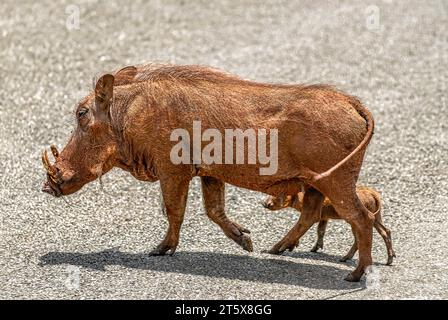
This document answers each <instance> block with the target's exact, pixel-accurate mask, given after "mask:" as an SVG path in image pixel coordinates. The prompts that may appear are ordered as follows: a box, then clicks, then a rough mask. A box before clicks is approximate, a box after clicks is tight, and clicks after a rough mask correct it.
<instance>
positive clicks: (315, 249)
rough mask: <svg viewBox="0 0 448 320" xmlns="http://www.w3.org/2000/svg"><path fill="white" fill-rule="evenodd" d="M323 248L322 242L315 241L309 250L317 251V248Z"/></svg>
mask: <svg viewBox="0 0 448 320" xmlns="http://www.w3.org/2000/svg"><path fill="white" fill-rule="evenodd" d="M323 248H324V244H323V243H319V242H316V244H315V245H314V247H313V248H312V249H311V250H310V251H311V252H317V251H318V250H319V249H323Z"/></svg>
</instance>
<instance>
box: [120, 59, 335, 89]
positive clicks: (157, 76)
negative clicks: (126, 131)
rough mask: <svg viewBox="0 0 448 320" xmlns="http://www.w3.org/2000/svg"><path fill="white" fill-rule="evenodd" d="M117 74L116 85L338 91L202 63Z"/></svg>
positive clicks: (140, 67) (154, 65)
mask: <svg viewBox="0 0 448 320" xmlns="http://www.w3.org/2000/svg"><path fill="white" fill-rule="evenodd" d="M112 74H113V75H114V76H115V83H114V86H117V87H119V86H125V85H129V84H135V83H141V82H146V81H154V82H155V81H162V80H173V81H181V82H194V81H208V82H219V83H233V84H242V85H246V86H247V85H249V86H258V87H265V88H276V87H277V88H291V89H299V88H301V89H309V90H329V91H337V89H335V87H334V86H333V85H329V84H285V83H261V82H256V81H251V80H248V79H243V78H241V77H239V76H237V75H235V74H232V73H229V72H226V71H223V70H220V69H217V68H212V67H208V66H202V65H172V64H162V63H149V64H145V65H137V66H128V67H125V68H122V69H120V70H118V71H115V72H113V73H112Z"/></svg>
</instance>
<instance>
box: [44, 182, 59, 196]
mask: <svg viewBox="0 0 448 320" xmlns="http://www.w3.org/2000/svg"><path fill="white" fill-rule="evenodd" d="M41 190H42V192H45V193H48V194H51V195H52V196H55V197H59V196H60V192H58V191H56V190H55V189H53V188H52V187H51V185H50V183H49V182H48V181H46V182H45V183H44V185H43V186H42V189H41Z"/></svg>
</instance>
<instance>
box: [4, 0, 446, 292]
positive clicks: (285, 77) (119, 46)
mask: <svg viewBox="0 0 448 320" xmlns="http://www.w3.org/2000/svg"><path fill="white" fill-rule="evenodd" d="M447 10H448V1H446V0H440V1H436V0H434V1H417V0H416V1H407V0H406V1H405V0H403V1H379V0H377V1H369V2H365V3H363V2H362V1H341V2H340V3H338V4H336V3H334V2H326V1H315V0H312V1H311V0H310V1H300V2H299V1H281V2H280V1H278V2H268V1H266V3H262V2H259V1H255V0H254V1H230V0H228V1H205V0H204V1H148V2H147V1H132V2H129V3H128V4H124V3H123V2H121V1H87V0H84V1H82V0H79V1H76V3H75V4H74V6H73V3H71V2H70V1H63V2H61V3H56V2H55V1H38V2H35V1H12V0H2V1H1V3H0V12H1V17H0V62H1V63H0V79H1V84H0V183H1V185H0V201H1V202H0V205H1V207H0V298H7V299H10V298H38V299H43V298H73V299H90V298H132V299H154V298H157V299H177V298H179V299H184V298H192V299H195V298H224V299H228V298H236V299H238V298H247V299H255V298H257V299H265V298H272V299H376V298H384V299H407V298H445V299H446V298H448V264H447V259H448V243H447V240H446V239H447V238H448V222H447V220H446V219H447V203H448V177H447V175H448V140H447V131H448V130H447V123H448V107H447V82H448V69H447V65H448V30H447V29H448V27H447V26H448V12H447ZM78 17H79V19H78ZM151 61H163V62H171V63H178V64H203V65H212V66H215V67H219V68H222V69H224V70H227V71H230V72H234V73H237V74H239V75H241V76H242V77H244V78H248V79H253V80H258V81H267V82H291V83H292V82H293V83H300V82H307V83H314V82H319V83H320V82H324V83H331V84H335V85H337V86H338V87H339V88H341V89H343V90H345V91H348V92H350V93H352V94H355V95H357V96H359V97H360V98H361V99H362V101H363V102H364V103H365V104H366V105H367V106H368V108H369V109H370V110H371V112H372V113H373V115H374V117H375V121H376V133H375V135H374V138H373V140H372V142H371V144H370V146H369V149H368V154H367V156H366V159H365V162H364V165H363V169H362V174H361V177H360V183H361V184H366V185H369V186H372V187H375V188H377V189H378V190H380V191H381V193H382V196H383V200H384V221H385V224H386V225H387V226H388V227H389V228H390V229H391V230H392V232H393V234H392V235H393V240H394V246H395V250H396V253H397V258H396V259H395V261H394V264H393V266H385V265H384V263H385V261H386V251H385V246H384V243H383V242H382V239H381V238H380V237H379V235H378V234H376V233H375V236H374V247H373V257H374V261H375V266H374V268H373V270H372V273H371V274H370V275H369V276H368V277H367V278H366V279H365V280H364V281H363V282H361V283H347V282H345V281H343V278H344V276H345V275H346V274H347V273H348V272H349V271H351V270H352V269H353V268H354V266H355V264H356V260H354V261H351V262H347V263H341V262H339V261H338V259H339V258H340V257H341V256H342V255H343V254H345V253H346V251H347V250H348V249H349V248H350V246H351V244H352V235H351V232H350V228H349V227H348V224H347V223H345V222H343V221H333V222H331V223H330V225H329V228H328V231H327V236H326V238H325V247H324V251H323V252H322V253H315V254H313V253H310V252H309V250H310V249H311V247H312V245H313V243H314V241H315V239H316V233H315V228H313V229H312V230H310V232H309V233H308V234H307V235H306V236H305V237H304V238H303V240H302V241H301V243H300V245H299V247H298V248H296V250H295V251H294V252H291V253H286V254H285V255H284V256H271V255H268V254H263V253H261V251H262V250H264V249H269V248H270V247H271V246H272V245H273V244H274V243H275V242H277V241H278V240H279V239H280V238H281V237H282V236H283V235H284V234H285V232H286V231H287V230H288V229H289V228H291V227H292V226H293V224H294V223H295V222H296V220H297V218H298V215H297V213H295V212H294V211H293V210H284V211H279V212H275V213H272V212H269V211H267V210H266V209H264V208H262V207H261V206H260V204H259V202H260V201H261V200H262V199H263V198H264V196H263V195H262V194H259V193H255V192H250V191H247V190H243V189H238V188H235V187H233V186H228V188H227V194H226V196H227V212H228V215H229V216H230V217H231V218H232V219H234V220H236V221H238V222H239V223H241V224H242V225H244V226H245V227H247V228H248V229H250V230H251V231H252V240H253V243H254V249H255V252H254V253H250V254H249V253H247V252H245V251H243V250H242V249H241V248H239V247H238V246H237V245H236V244H235V243H233V242H232V241H231V240H229V239H227V238H226V237H225V235H224V234H223V233H222V232H221V230H220V229H219V228H218V227H217V226H216V225H214V224H213V223H212V222H211V221H209V220H208V219H207V217H206V215H205V213H204V210H203V207H202V201H201V192H200V188H199V183H198V180H194V181H193V183H192V185H191V189H190V194H189V202H188V212H187V214H186V220H185V223H184V224H183V228H182V232H181V241H180V245H179V247H178V251H177V253H176V254H175V255H174V256H173V257H148V256H147V253H148V252H149V251H150V250H151V249H152V248H153V247H155V246H156V245H157V244H158V243H159V241H160V240H161V239H162V237H163V235H164V233H165V230H166V228H167V222H166V219H165V217H164V216H163V213H162V211H161V209H160V208H161V207H160V192H159V186H158V184H157V183H154V184H149V183H143V182H138V181H136V180H135V179H134V178H132V177H131V176H130V175H128V174H126V173H125V172H121V171H120V170H118V169H117V170H114V171H113V172H111V173H109V174H107V175H106V176H104V177H103V187H101V185H100V184H99V182H98V181H97V182H94V183H91V184H90V185H88V186H86V187H85V188H83V189H82V190H81V191H80V192H78V193H77V194H75V195H72V196H70V197H67V198H66V201H64V199H56V198H52V197H50V196H49V195H47V194H44V193H41V192H40V188H41V184H42V181H43V179H44V170H43V168H42V165H41V162H40V153H41V151H42V150H43V148H44V147H48V146H49V145H50V144H51V143H56V144H57V145H58V146H59V147H62V146H64V145H65V143H66V141H67V138H68V137H69V134H70V132H71V130H72V129H73V128H74V116H73V109H74V107H75V104H76V102H77V101H78V100H79V99H80V98H81V97H82V96H83V95H85V94H86V93H87V92H88V91H89V90H90V89H91V85H92V78H93V77H94V76H98V75H101V73H102V72H104V71H108V70H113V69H116V68H119V67H122V66H126V65H129V64H137V63H144V62H151Z"/></svg>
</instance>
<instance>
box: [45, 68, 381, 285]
mask: <svg viewBox="0 0 448 320" xmlns="http://www.w3.org/2000/svg"><path fill="white" fill-rule="evenodd" d="M76 120H77V126H76V129H75V131H74V132H73V134H72V136H71V138H70V140H69V142H68V143H67V145H66V146H65V148H64V149H63V150H62V152H61V153H60V154H59V153H58V151H57V150H56V149H55V148H52V151H53V154H54V156H55V158H56V162H55V164H50V162H49V160H48V157H47V155H46V153H44V155H43V162H44V165H45V168H46V170H47V181H46V183H45V184H44V187H43V191H45V192H48V193H50V194H52V195H54V196H61V195H68V194H71V193H73V192H76V191H77V190H79V189H80V188H81V187H82V186H83V185H85V184H86V183H88V182H91V181H93V180H95V179H96V178H97V177H99V176H101V175H102V174H105V173H106V172H108V171H109V170H110V169H112V168H113V167H119V168H122V169H124V170H126V171H129V172H130V173H131V174H132V175H133V176H134V177H135V178H137V179H139V180H144V181H157V180H158V181H160V187H161V190H162V194H163V199H164V205H165V209H166V213H167V217H168V221H169V227H168V231H167V233H166V236H165V238H164V240H163V241H162V242H161V243H160V244H159V245H158V246H157V247H156V248H155V249H154V250H153V251H152V253H151V254H154V255H163V254H166V253H168V252H169V253H171V254H173V253H174V251H175V250H176V247H177V245H178V242H179V233H180V227H181V224H182V221H183V218H184V211H185V205H186V201H187V193H188V188H189V183H190V180H191V179H192V178H193V177H194V176H200V177H201V179H202V189H203V197H204V204H205V210H206V212H207V215H208V216H209V217H210V219H211V220H212V221H214V222H215V223H217V224H218V225H219V226H220V227H221V228H222V230H223V231H224V233H225V234H226V235H227V236H228V237H230V238H231V239H233V240H234V241H235V242H236V243H238V244H239V245H241V246H242V247H243V248H244V249H246V250H248V251H252V242H251V239H250V237H249V236H248V235H247V233H248V230H247V229H245V228H244V227H242V226H240V225H238V224H237V223H235V222H233V221H231V220H230V219H228V218H227V217H226V215H225V212H224V183H230V184H233V185H235V186H239V187H243V188H247V189H251V190H256V191H260V192H264V193H266V194H269V195H274V196H280V195H282V194H295V193H297V192H299V191H300V190H301V188H302V187H303V186H307V191H306V192H305V194H304V199H303V209H302V214H301V217H300V219H299V221H298V222H297V224H296V225H295V226H294V227H293V228H292V229H291V230H290V231H289V232H288V233H287V234H286V235H285V237H284V238H283V239H282V240H280V241H279V242H278V243H277V244H276V245H275V246H274V247H273V248H272V249H271V252H273V253H281V252H283V251H284V250H286V249H288V248H291V247H294V246H295V245H296V243H297V241H298V239H299V238H300V236H301V235H302V234H304V233H305V232H306V231H307V230H308V229H309V228H310V226H311V224H310V223H309V221H310V219H305V218H306V217H307V216H309V215H312V214H314V213H315V212H319V211H320V207H321V206H322V203H323V201H324V198H325V196H326V197H328V198H329V199H330V200H331V203H332V204H333V206H334V208H335V209H336V211H337V212H338V214H339V215H340V216H341V218H343V219H345V220H346V221H347V222H348V223H350V225H351V226H352V228H353V230H354V232H355V234H356V238H357V239H358V246H359V253H360V259H359V264H358V266H357V268H356V269H355V270H354V271H353V272H352V273H351V274H350V275H349V276H348V277H347V278H346V279H347V280H349V281H358V280H359V279H360V278H361V276H362V275H363V273H364V270H365V268H366V267H368V266H369V265H371V264H372V258H371V246H372V224H373V221H374V220H373V216H372V213H371V212H370V211H369V210H368V209H367V208H365V207H364V205H363V204H362V202H361V201H360V200H359V198H358V196H357V194H356V181H357V179H358V174H359V171H360V168H361V164H362V161H363V158H364V154H365V150H366V147H367V145H368V143H369V141H370V139H371V137H372V134H373V119H372V116H371V114H370V113H369V111H368V110H367V109H366V108H364V107H363V106H362V104H361V103H360V102H359V100H358V99H356V98H355V97H353V96H350V95H347V94H345V93H342V92H340V91H338V90H336V89H333V88H332V87H329V86H326V85H280V84H278V85H276V84H263V83H256V82H251V81H247V80H243V79H240V78H238V77H237V76H234V75H230V74H227V73H225V72H222V71H218V70H215V69H211V68H206V67H200V66H172V65H146V66H140V67H126V68H124V69H122V70H120V71H117V72H115V73H114V74H105V75H103V76H102V77H101V78H100V79H99V80H98V82H97V83H96V86H95V90H94V91H93V92H92V93H91V94H89V95H88V96H87V97H85V98H84V99H83V100H82V101H81V102H80V103H79V105H78V106H77V108H76ZM199 121H200V124H201V130H203V131H204V130H208V129H212V130H214V131H213V132H215V133H216V132H218V133H221V134H222V135H223V133H224V132H225V131H226V129H234V130H236V129H239V130H241V131H242V130H244V132H246V130H257V131H258V133H260V132H261V135H263V133H264V135H265V136H266V133H267V132H278V136H277V137H276V139H278V140H277V141H278V151H277V152H276V154H275V160H276V161H277V163H278V166H277V170H275V172H271V173H270V174H260V172H261V171H260V169H263V168H264V167H263V166H264V165H265V164H266V162H265V161H264V160H265V159H264V160H263V161H261V160H259V161H256V163H241V162H239V161H237V164H229V163H227V161H226V163H225V164H221V163H208V162H207V163H206V162H199V163H198V161H195V160H197V159H193V160H192V161H190V162H188V163H184V162H182V163H174V162H173V161H172V158H171V151H172V149H173V147H175V146H177V145H178V144H179V143H184V144H186V145H188V142H189V141H187V140H183V139H184V138H183V139H182V141H181V142H179V141H174V142H173V141H172V139H171V138H172V133H173V131H174V130H175V129H183V130H184V131H186V132H188V133H189V135H190V136H192V135H193V134H194V132H193V131H194V128H193V126H194V122H199ZM209 138H210V137H209ZM185 139H186V138H185ZM270 139H271V138H270V135H267V141H268V143H270ZM233 140H236V137H233ZM233 140H232V142H233ZM209 141H210V140H209ZM210 143H212V142H210ZM202 145H205V144H204V143H202V142H201V145H200V146H201V147H202ZM271 145H272V144H271ZM207 146H208V145H205V147H207ZM189 147H190V146H189ZM243 148H244V151H245V152H244V154H249V151H251V150H249V149H250V148H249V147H248V144H243ZM218 151H219V150H215V151H214V152H215V153H216V152H218ZM220 151H222V150H220ZM235 151H236V152H238V151H239V150H237V148H234V145H232V148H230V149H227V148H226V150H224V151H223V156H225V157H226V156H229V158H233V154H234V153H235ZM271 151H273V150H272V149H271ZM191 153H194V152H191ZM190 156H191V155H190V152H188V157H190ZM271 156H272V155H271ZM226 159H227V157H226ZM240 160H241V159H240ZM264 169H266V168H264Z"/></svg>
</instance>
